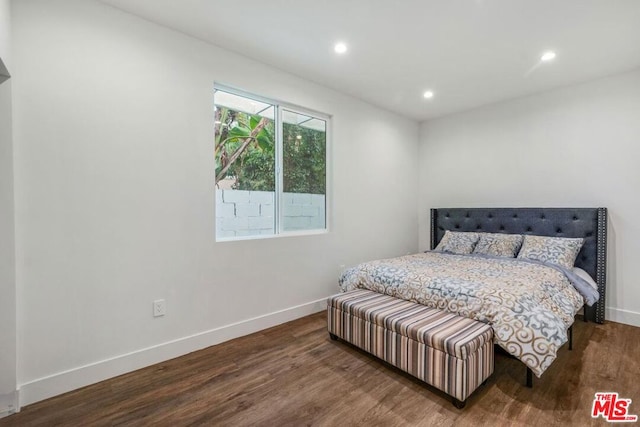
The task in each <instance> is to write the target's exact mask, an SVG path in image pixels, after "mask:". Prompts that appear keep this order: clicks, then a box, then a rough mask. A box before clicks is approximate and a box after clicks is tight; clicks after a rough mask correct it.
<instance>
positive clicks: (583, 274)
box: [573, 267, 598, 291]
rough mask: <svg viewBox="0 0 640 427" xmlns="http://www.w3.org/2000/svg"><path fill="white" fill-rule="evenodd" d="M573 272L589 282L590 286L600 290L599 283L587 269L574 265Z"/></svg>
mask: <svg viewBox="0 0 640 427" xmlns="http://www.w3.org/2000/svg"><path fill="white" fill-rule="evenodd" d="M573 273H574V274H575V275H576V276H578V277H579V278H581V279H583V280H584V281H585V282H587V283H588V284H589V286H591V287H592V288H593V289H595V290H596V291H597V290H598V284H597V283H596V282H595V280H593V278H592V277H591V275H590V274H589V273H587V272H586V271H584V270H583V269H581V268H579V267H574V268H573Z"/></svg>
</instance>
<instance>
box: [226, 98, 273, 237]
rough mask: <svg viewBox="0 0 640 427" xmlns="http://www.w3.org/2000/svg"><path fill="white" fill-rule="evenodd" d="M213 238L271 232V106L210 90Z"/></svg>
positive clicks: (257, 234) (271, 233)
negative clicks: (212, 128)
mask: <svg viewBox="0 0 640 427" xmlns="http://www.w3.org/2000/svg"><path fill="white" fill-rule="evenodd" d="M214 103H215V162H216V177H215V185H216V237H217V238H232V237H243V236H259V235H273V234H274V233H275V153H276V144H275V123H274V119H275V117H274V116H275V108H274V106H273V105H271V104H267V103H264V102H261V101H257V100H254V99H250V98H247V97H243V96H238V95H234V94H231V93H228V92H224V91H221V90H216V91H215V95H214Z"/></svg>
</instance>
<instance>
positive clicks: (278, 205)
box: [213, 83, 332, 242]
mask: <svg viewBox="0 0 640 427" xmlns="http://www.w3.org/2000/svg"><path fill="white" fill-rule="evenodd" d="M213 90H214V94H215V91H217V90H221V91H223V92H227V93H230V94H232V95H237V96H241V97H244V98H248V99H253V100H255V101H258V102H263V103H266V104H271V105H273V107H274V111H275V114H274V119H275V126H274V130H275V138H276V141H275V143H276V155H275V160H274V161H275V165H274V170H275V175H276V176H275V188H274V192H275V194H274V205H275V207H274V209H275V213H274V221H275V224H274V234H270V235H264V234H261V235H255V236H235V237H218V236H217V234H216V236H215V241H216V242H229V241H231V242H233V241H238V240H256V239H272V238H279V237H292V236H309V235H318V234H326V233H328V232H329V229H330V228H329V222H330V217H331V215H329V212H331V210H330V200H331V197H330V193H331V183H332V180H331V173H330V171H331V168H330V163H329V159H330V157H331V139H332V138H331V118H332V116H331V115H329V114H326V113H322V112H319V111H315V110H312V109H309V108H305V107H300V106H298V105H295V104H290V103H288V102H283V101H279V100H276V99H273V98H267V97H264V96H260V95H255V94H253V93H251V92H247V91H244V90H242V89H238V88H235V87H233V86H228V85H224V84H219V83H214V85H213ZM214 109H215V97H214ZM283 109H284V110H287V111H290V112H292V113H298V114H303V115H307V116H311V117H314V118H317V119H321V120H324V122H325V163H324V166H325V177H324V180H325V194H324V228H318V229H311V230H294V231H286V230H283V229H282V223H283V217H284V209H282V205H283V198H284V191H282V190H283V186H284V175H283V171H282V164H283V145H284V144H283V122H282V110H283ZM214 128H215V123H214ZM214 149H215V147H214ZM214 176H215V159H214ZM214 191H215V184H214ZM214 205H215V209H217V208H218V206H217V203H216V202H215V197H214ZM214 220H215V221H217V219H215V215H214ZM216 232H217V231H216V227H214V233H216Z"/></svg>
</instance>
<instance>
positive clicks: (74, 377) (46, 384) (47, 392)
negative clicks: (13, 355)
mask: <svg viewBox="0 0 640 427" xmlns="http://www.w3.org/2000/svg"><path fill="white" fill-rule="evenodd" d="M326 301H327V298H322V299H319V300H317V301H312V302H310V303H306V304H302V305H298V306H295V307H290V308H287V309H284V310H280V311H276V312H273V313H269V314H265V315H262V316H258V317H254V318H251V319H247V320H243V321H240V322H237V323H232V324H230V325H226V326H221V327H219V328H215V329H211V330H208V331H204V332H200V333H198V334H194V335H191V336H187V337H183V338H179V339H177V340H173V341H169V342H166V343H163V344H159V345H156V346H152V347H148V348H144V349H141V350H137V351H134V352H131V353H127V354H123V355H120V356H116V357H113V358H110V359H106V360H102V361H99V362H95V363H91V364H88V365H85V366H81V367H78V368H74V369H70V370H67V371H64V372H59V373H57V374H54V375H50V376H47V377H43V378H38V379H36V380H33V381H29V382H28V383H25V384H21V385H20V387H19V389H20V395H19V397H20V400H19V404H20V406H21V407H22V406H26V405H30V404H32V403H36V402H39V401H41V400H44V399H48V398H50V397H53V396H57V395H59V394H62V393H66V392H68V391H71V390H75V389H78V388H81V387H85V386H87V385H90V384H95V383H97V382H100V381H103V380H106V379H108V378H113V377H116V376H118V375H122V374H125V373H127V372H131V371H135V370H137V369H140V368H144V367H147V366H150V365H153V364H155V363H160V362H164V361H166V360H169V359H173V358H175V357H178V356H183V355H185V354H187V353H191V352H193V351H196V350H201V349H203V348H207V347H210V346H212V345H215V344H220V343H222V342H224V341H228V340H231V339H233V338H238V337H241V336H244V335H248V334H252V333H254V332H258V331H261V330H263V329H267V328H270V327H272V326H276V325H280V324H282V323H285V322H289V321H291V320H295V319H298V318H300V317H304V316H308V315H309V314H313V313H317V312H320V311H323V310H326V308H327V304H326Z"/></svg>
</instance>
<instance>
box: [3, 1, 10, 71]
mask: <svg viewBox="0 0 640 427" xmlns="http://www.w3.org/2000/svg"><path fill="white" fill-rule="evenodd" d="M10 51H11V0H0V58H2V60H3V61H4V65H5V66H6V67H7V68H9V65H10V62H11V52H10Z"/></svg>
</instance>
